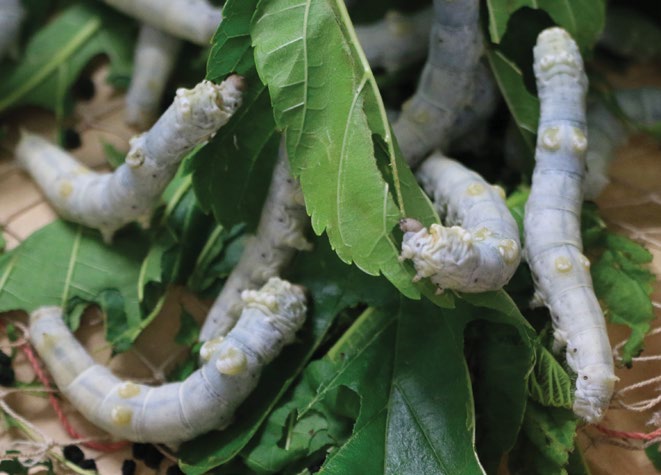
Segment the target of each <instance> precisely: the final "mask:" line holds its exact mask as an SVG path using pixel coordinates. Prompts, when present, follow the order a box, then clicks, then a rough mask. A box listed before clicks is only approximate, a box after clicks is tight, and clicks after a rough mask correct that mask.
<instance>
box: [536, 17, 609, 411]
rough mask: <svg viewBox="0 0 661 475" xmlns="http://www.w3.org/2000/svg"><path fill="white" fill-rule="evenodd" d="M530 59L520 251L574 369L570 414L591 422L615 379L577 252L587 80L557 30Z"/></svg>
mask: <svg viewBox="0 0 661 475" xmlns="http://www.w3.org/2000/svg"><path fill="white" fill-rule="evenodd" d="M534 58H535V61H534V69H535V77H536V78H537V90H538V93H539V98H540V105H541V117H540V121H539V130H538V135H537V149H536V152H535V161H536V164H535V170H534V174H533V178H532V187H531V190H530V197H529V198H528V202H527V204H526V209H525V218H524V233H525V242H526V247H525V250H524V254H525V257H526V259H527V261H528V264H529V265H530V269H531V271H532V274H533V279H534V281H535V288H536V298H537V299H538V300H539V301H541V302H542V303H544V304H545V305H546V306H547V307H548V308H549V310H550V312H551V316H552V318H553V326H554V330H555V333H554V336H555V343H556V349H559V348H561V347H564V346H566V355H567V362H568V364H569V365H570V367H571V368H572V370H574V371H575V372H576V373H577V380H576V391H575V401H574V412H575V413H576V415H578V416H580V417H582V418H583V419H585V420H586V421H588V422H597V421H599V420H600V419H601V418H602V417H603V415H604V412H605V410H606V409H607V408H608V405H609V403H610V399H611V397H612V394H613V388H614V384H615V381H616V379H617V378H616V377H615V375H614V372H613V358H612V354H611V347H610V343H609V340H608V335H607V333H606V325H605V321H604V316H603V313H602V311H601V308H600V306H599V302H598V301H597V298H596V297H595V294H594V290H593V287H592V278H591V276H590V272H589V266H590V262H589V260H588V259H587V258H586V257H585V256H584V255H583V254H582V249H583V246H582V242H581V234H580V212H581V204H582V201H583V193H582V187H583V178H584V175H585V154H586V151H587V139H586V119H585V94H586V91H587V78H586V76H585V73H584V71H583V61H582V58H581V56H580V54H579V52H578V48H577V46H576V43H575V42H574V41H573V40H572V39H571V37H570V36H569V34H568V33H567V32H566V31H564V30H562V29H560V28H550V29H547V30H544V31H543V32H542V33H541V34H540V35H539V37H538V40H537V45H536V46H535V49H534Z"/></svg>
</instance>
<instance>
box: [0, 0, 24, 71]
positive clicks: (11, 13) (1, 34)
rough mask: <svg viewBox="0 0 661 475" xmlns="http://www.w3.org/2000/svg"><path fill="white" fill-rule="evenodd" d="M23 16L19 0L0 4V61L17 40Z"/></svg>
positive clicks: (4, 1) (7, 0) (10, 0)
mask: <svg viewBox="0 0 661 475" xmlns="http://www.w3.org/2000/svg"><path fill="white" fill-rule="evenodd" d="M24 16H25V10H23V7H22V6H21V0H3V1H2V2H0V61H1V60H2V59H3V58H4V56H5V54H7V51H9V49H10V48H11V47H12V46H13V45H14V44H15V43H16V41H17V40H18V32H19V30H20V28H21V22H22V21H23V17H24Z"/></svg>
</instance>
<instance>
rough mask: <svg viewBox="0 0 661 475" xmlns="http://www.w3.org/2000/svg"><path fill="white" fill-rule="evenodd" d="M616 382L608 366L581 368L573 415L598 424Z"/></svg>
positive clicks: (598, 365)
mask: <svg viewBox="0 0 661 475" xmlns="http://www.w3.org/2000/svg"><path fill="white" fill-rule="evenodd" d="M617 381H618V378H617V377H616V376H614V375H613V369H612V367H610V366H609V365H605V364H595V365H591V366H587V367H585V368H582V369H581V370H580V371H579V373H578V377H577V379H576V392H575V393H574V395H575V400H574V414H576V415H577V416H579V417H581V418H582V419H584V420H585V421H587V422H589V423H591V424H594V423H596V422H599V421H600V420H601V419H602V418H603V417H604V413H605V412H606V410H607V409H608V406H609V404H610V401H611V398H612V397H613V391H614V388H615V383H616V382H617Z"/></svg>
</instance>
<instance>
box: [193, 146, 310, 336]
mask: <svg viewBox="0 0 661 475" xmlns="http://www.w3.org/2000/svg"><path fill="white" fill-rule="evenodd" d="M307 223H308V217H307V214H306V212H305V203H304V201H303V194H302V193H301V189H300V187H299V184H298V182H297V181H296V180H295V179H294V178H293V177H292V176H291V173H290V171H289V162H288V159H287V154H286V152H285V148H284V141H283V142H282V143H281V144H280V153H279V156H278V161H277V163H276V166H275V170H274V171H273V178H272V179H271V186H270V188H269V192H268V195H267V197H266V201H265V203H264V208H263V210H262V214H261V216H260V220H259V224H258V226H257V231H256V233H255V235H254V236H251V238H250V240H249V241H248V243H247V244H246V247H245V248H244V250H243V254H242V255H241V259H240V260H239V262H238V263H237V265H236V266H235V267H234V269H233V270H232V272H231V274H230V275H229V277H228V278H227V281H226V282H225V284H224V286H223V290H222V291H221V292H220V295H219V296H218V297H217V298H216V301H215V302H214V304H213V306H212V307H211V310H210V311H209V314H208V315H207V318H206V320H205V321H204V325H203V326H202V330H201V331H200V340H201V341H207V340H210V339H212V338H216V337H219V336H222V335H225V334H226V333H227V332H228V331H229V330H230V329H231V328H232V326H233V325H234V323H235V322H236V319H237V318H238V316H239V315H240V313H241V307H242V302H241V299H240V298H239V297H240V295H241V292H243V291H244V290H246V289H256V288H258V287H259V286H260V285H262V284H263V283H264V282H266V281H267V280H268V279H269V278H270V277H273V276H276V275H278V274H280V272H281V270H282V269H283V268H284V267H285V266H286V265H287V264H288V263H289V261H290V260H291V258H292V257H293V256H294V254H295V253H296V251H297V250H307V249H310V243H309V242H308V241H307V240H306V239H305V235H304V233H305V228H306V227H307Z"/></svg>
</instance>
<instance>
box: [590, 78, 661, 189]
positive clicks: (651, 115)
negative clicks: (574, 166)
mask: <svg viewBox="0 0 661 475" xmlns="http://www.w3.org/2000/svg"><path fill="white" fill-rule="evenodd" d="M613 96H614V99H615V101H616V102H617V104H618V106H619V107H620V109H621V110H622V112H623V113H624V115H625V116H627V118H629V119H631V120H633V121H634V122H636V123H638V124H639V125H643V126H651V125H653V124H654V123H656V122H659V121H661V89H655V88H638V89H622V90H617V91H614V92H613ZM587 123H588V132H589V134H590V143H589V144H588V153H587V158H586V162H587V168H588V169H587V175H586V177H585V183H584V186H583V190H584V193H585V197H586V198H587V199H594V198H596V197H597V196H599V194H600V193H601V191H602V190H603V189H604V188H605V187H606V185H607V184H608V183H609V181H610V179H609V178H608V167H609V165H610V163H611V162H612V161H613V159H614V158H615V150H616V149H617V148H618V147H620V146H622V145H624V144H625V143H626V141H627V140H628V138H629V135H630V130H629V129H628V128H627V127H626V124H624V123H623V122H622V120H621V119H620V118H619V117H617V116H616V115H615V114H614V113H613V112H611V110H609V109H608V107H606V105H605V104H603V102H594V103H592V104H590V105H589V106H588V113H587Z"/></svg>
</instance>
